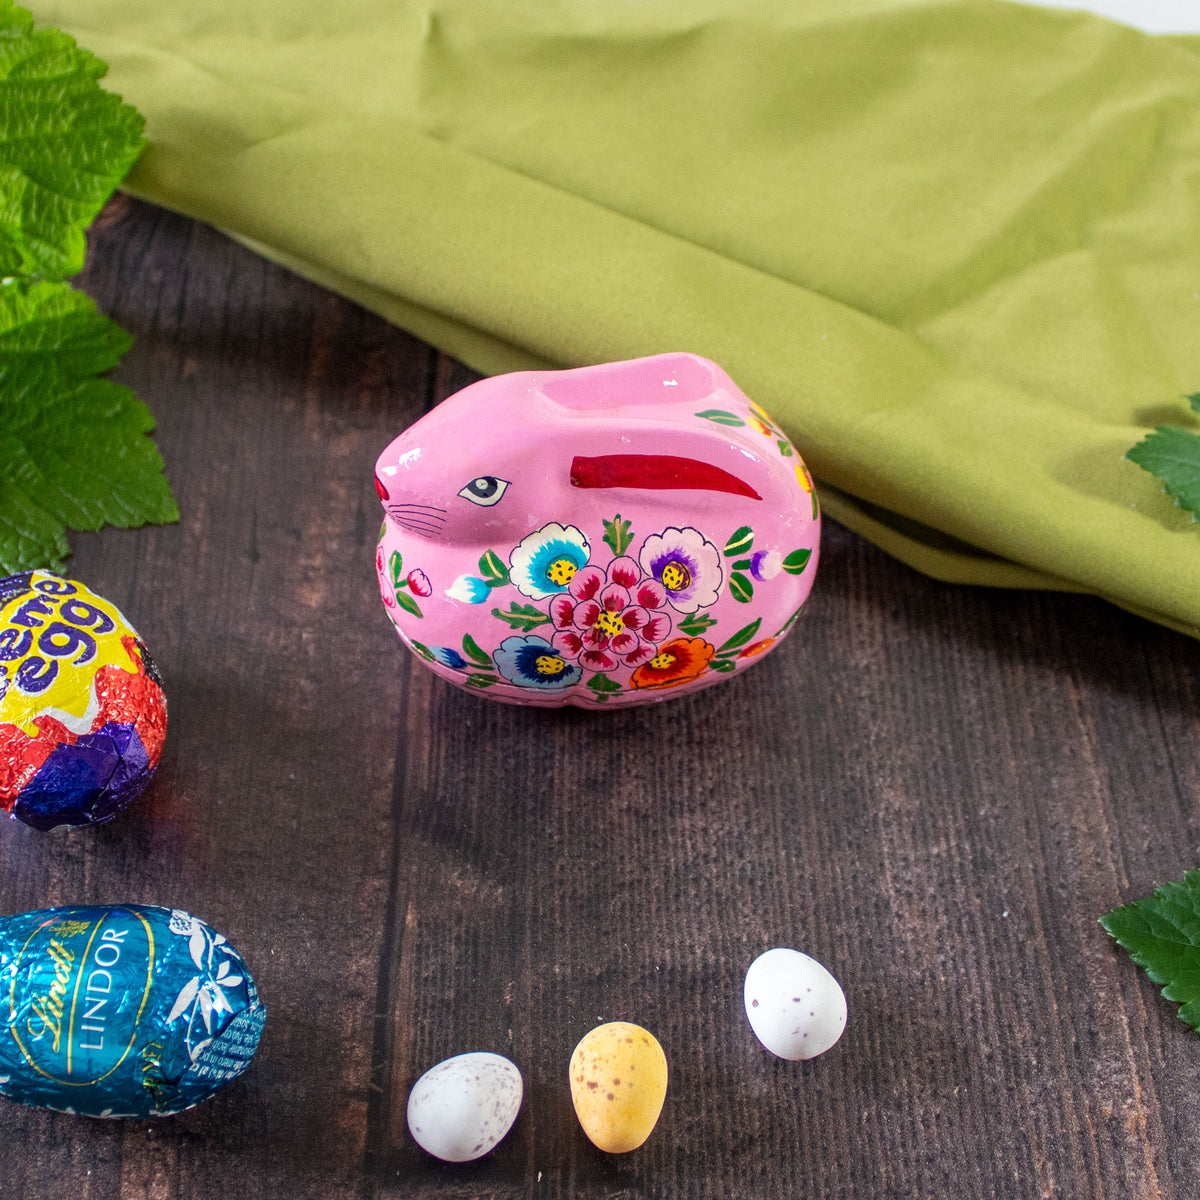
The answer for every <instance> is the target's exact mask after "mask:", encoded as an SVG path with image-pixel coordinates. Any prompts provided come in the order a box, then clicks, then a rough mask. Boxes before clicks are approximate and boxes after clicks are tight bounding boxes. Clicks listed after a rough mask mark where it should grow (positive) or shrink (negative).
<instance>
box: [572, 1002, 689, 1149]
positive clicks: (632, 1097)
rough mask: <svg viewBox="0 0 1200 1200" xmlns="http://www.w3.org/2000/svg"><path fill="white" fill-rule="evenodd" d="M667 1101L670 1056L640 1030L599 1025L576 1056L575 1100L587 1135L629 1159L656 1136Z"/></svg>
mask: <svg viewBox="0 0 1200 1200" xmlns="http://www.w3.org/2000/svg"><path fill="white" fill-rule="evenodd" d="M666 1098H667V1056H666V1055H665V1054H664V1053H663V1048H662V1047H661V1046H660V1045H659V1044H658V1040H657V1039H656V1038H655V1037H654V1035H653V1034H652V1033H648V1032H647V1031H646V1030H645V1029H643V1028H642V1027H641V1026H640V1025H631V1024H629V1022H627V1021H612V1022H610V1023H609V1024H607V1025H598V1026H597V1027H596V1028H595V1029H593V1030H592V1031H591V1032H590V1033H587V1034H585V1035H584V1037H583V1040H582V1041H581V1042H580V1043H579V1045H578V1046H576V1047H575V1052H574V1053H573V1054H572V1055H571V1100H572V1102H573V1103H574V1105H575V1115H576V1116H577V1117H578V1118H579V1123H580V1125H582V1126H583V1132H584V1133H586V1134H587V1135H588V1138H589V1139H590V1140H591V1141H592V1142H593V1144H595V1145H596V1146H598V1147H599V1148H600V1149H601V1150H604V1151H606V1152H607V1153H609V1154H624V1153H625V1152H626V1151H629V1150H636V1149H637V1148H638V1147H639V1146H640V1145H641V1144H642V1143H643V1142H644V1141H645V1140H646V1139H647V1138H648V1137H649V1136H650V1134H651V1132H652V1131H653V1129H654V1126H655V1124H656V1123H657V1121H658V1116H659V1113H661V1112H662V1107H663V1101H664V1100H665V1099H666Z"/></svg>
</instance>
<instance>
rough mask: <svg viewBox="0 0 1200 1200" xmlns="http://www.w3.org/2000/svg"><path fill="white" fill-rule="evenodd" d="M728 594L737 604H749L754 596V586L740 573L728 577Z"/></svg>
mask: <svg viewBox="0 0 1200 1200" xmlns="http://www.w3.org/2000/svg"><path fill="white" fill-rule="evenodd" d="M729 593H730V595H731V596H733V598H734V599H735V600H736V601H737V602H738V603H739V604H749V603H750V600H751V599H752V598H753V596H754V584H752V583H751V582H750V580H749V579H748V578H747V577H746V576H745V575H743V574H742V573H741V572H740V571H734V572H733V574H732V575H730V576H729Z"/></svg>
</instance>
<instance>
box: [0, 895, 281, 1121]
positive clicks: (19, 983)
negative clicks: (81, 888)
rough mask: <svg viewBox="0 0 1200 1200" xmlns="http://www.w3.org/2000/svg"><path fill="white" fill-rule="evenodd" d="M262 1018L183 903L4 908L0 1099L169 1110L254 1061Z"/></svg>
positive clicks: (236, 958)
mask: <svg viewBox="0 0 1200 1200" xmlns="http://www.w3.org/2000/svg"><path fill="white" fill-rule="evenodd" d="M265 1020H266V1009H265V1008H264V1007H263V1004H262V1002H261V1001H260V1000H259V998H258V991H257V989H256V988H255V985H254V980H253V979H252V978H251V976H250V973H249V972H248V971H247V969H246V964H245V963H244V962H243V960H242V958H241V956H240V955H239V954H238V952H237V951H236V950H235V949H234V948H233V947H232V946H231V945H230V944H229V942H228V941H227V940H226V939H225V938H224V937H223V936H222V935H221V934H219V933H216V932H215V931H214V930H212V929H210V928H209V926H207V925H206V924H205V923H204V922H203V921H200V920H198V919H197V918H195V917H193V916H191V915H190V914H189V913H186V912H183V911H182V910H180V909H170V908H157V907H150V906H146V905H113V906H97V907H69V908H48V909H43V910H41V911H39V912H30V913H22V914H20V915H18V916H12V917H0V1095H2V1096H6V1097H7V1098H9V1099H10V1100H16V1101H19V1102H21V1103H23V1104H30V1105H34V1106H37V1107H41V1108H53V1109H59V1110H61V1111H63V1112H70V1113H77V1114H79V1115H82V1116H90V1117H161V1116H171V1115H173V1114H175V1113H179V1112H183V1111H184V1110H185V1109H188V1108H191V1107H193V1106H194V1105H196V1104H199V1103H200V1102H201V1101H202V1100H206V1099H208V1098H209V1097H210V1096H211V1095H212V1094H213V1093H214V1092H216V1091H217V1090H218V1089H219V1088H220V1087H222V1086H223V1085H225V1084H226V1083H228V1082H229V1081H230V1080H232V1079H235V1078H237V1076H238V1075H240V1074H241V1073H242V1072H243V1071H244V1070H245V1069H246V1067H247V1066H248V1065H249V1063H250V1060H251V1057H252V1056H253V1054H254V1051H255V1049H256V1048H257V1046H258V1040H259V1036H260V1034H261V1033H262V1028H263V1023H264V1022H265Z"/></svg>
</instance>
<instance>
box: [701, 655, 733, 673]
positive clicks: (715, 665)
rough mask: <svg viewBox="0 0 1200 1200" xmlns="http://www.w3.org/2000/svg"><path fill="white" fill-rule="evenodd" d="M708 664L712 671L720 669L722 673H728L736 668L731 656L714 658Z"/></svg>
mask: <svg viewBox="0 0 1200 1200" xmlns="http://www.w3.org/2000/svg"><path fill="white" fill-rule="evenodd" d="M708 665H709V666H710V667H712V669H713V670H714V671H720V672H721V673H722V674H728V673H729V672H730V671H736V670H737V664H736V663H735V662H734V661H733V659H732V658H714V659H713V660H712V662H711V663H709V664H708Z"/></svg>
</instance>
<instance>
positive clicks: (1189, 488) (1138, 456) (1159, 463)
mask: <svg viewBox="0 0 1200 1200" xmlns="http://www.w3.org/2000/svg"><path fill="white" fill-rule="evenodd" d="M1125 457H1126V458H1128V459H1129V460H1130V461H1132V462H1135V463H1137V465H1138V466H1139V467H1142V468H1143V469H1145V470H1147V471H1149V472H1150V474H1151V475H1154V476H1156V477H1157V478H1158V479H1160V480H1162V484H1163V490H1164V491H1165V492H1166V493H1167V494H1168V495H1169V496H1173V497H1174V498H1175V503H1176V504H1177V505H1178V506H1179V507H1180V508H1186V509H1187V510H1188V511H1189V512H1190V513H1192V514H1193V515H1192V520H1200V516H1198V515H1197V514H1200V434H1195V433H1192V432H1191V430H1188V429H1180V428H1179V427H1178V426H1177V425H1159V426H1157V427H1156V428H1155V431H1154V432H1153V433H1150V434H1147V435H1146V437H1144V438H1143V439H1142V440H1141V441H1140V442H1138V444H1137V445H1136V446H1134V447H1133V448H1132V449H1131V450H1129V451H1127V453H1126V455H1125Z"/></svg>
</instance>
